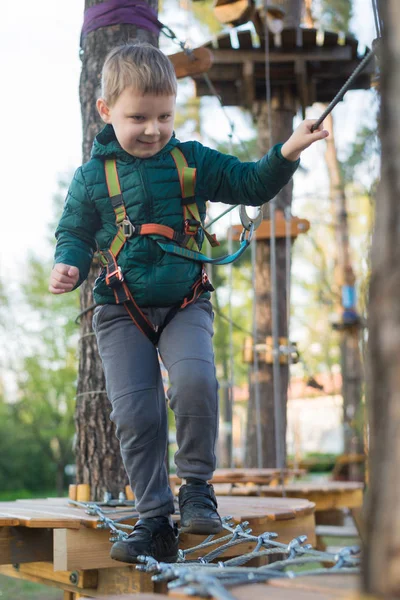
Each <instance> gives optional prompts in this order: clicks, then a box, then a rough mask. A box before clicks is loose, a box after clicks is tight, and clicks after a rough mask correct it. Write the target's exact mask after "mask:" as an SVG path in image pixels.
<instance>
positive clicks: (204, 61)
mask: <svg viewBox="0 0 400 600" xmlns="http://www.w3.org/2000/svg"><path fill="white" fill-rule="evenodd" d="M168 58H169V60H170V61H171V62H172V64H173V65H174V69H175V73H176V76H177V78H178V79H180V78H182V77H188V76H193V75H201V74H202V73H206V72H207V71H208V70H209V69H210V68H211V66H212V64H213V53H212V52H211V50H209V49H208V48H205V47H204V46H201V47H200V48H195V49H194V50H192V51H191V52H190V54H187V53H186V52H177V53H176V54H170V55H169V56H168Z"/></svg>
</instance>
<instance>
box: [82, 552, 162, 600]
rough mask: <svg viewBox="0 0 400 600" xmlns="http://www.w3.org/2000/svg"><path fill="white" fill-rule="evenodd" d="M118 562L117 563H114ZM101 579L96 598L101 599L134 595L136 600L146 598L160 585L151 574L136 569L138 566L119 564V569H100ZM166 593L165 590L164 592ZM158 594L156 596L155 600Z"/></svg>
mask: <svg viewBox="0 0 400 600" xmlns="http://www.w3.org/2000/svg"><path fill="white" fill-rule="evenodd" d="M114 562H116V561H114ZM98 573H99V579H98V585H97V589H96V594H94V596H95V597H96V598H97V597H101V596H104V595H107V594H110V595H111V594H127V593H128V592H129V593H131V594H134V596H131V597H132V598H134V599H135V600H137V599H138V598H140V597H141V596H140V595H141V594H142V593H144V597H146V595H147V594H148V593H150V592H154V591H156V590H157V587H158V586H160V584H155V583H154V582H153V581H152V580H151V577H152V574H151V573H142V572H141V571H138V570H137V569H136V565H129V566H123V563H117V568H112V569H99V572H98ZM162 591H164V590H162ZM157 598H158V594H157V595H156V596H155V600H156V599H157Z"/></svg>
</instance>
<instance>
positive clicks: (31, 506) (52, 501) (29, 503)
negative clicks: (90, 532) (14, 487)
mask: <svg viewBox="0 0 400 600" xmlns="http://www.w3.org/2000/svg"><path fill="white" fill-rule="evenodd" d="M114 510H115V511H116V510H118V511H120V510H125V512H126V513H127V514H129V515H130V514H132V513H133V512H134V511H133V509H132V507H126V508H122V509H121V507H120V508H118V507H116V508H114V509H113V508H112V507H104V511H105V512H107V513H108V514H109V515H110V516H112V513H113V511H114ZM1 515H8V516H12V517H13V518H14V519H16V520H17V522H18V523H19V524H20V525H24V526H25V527H32V528H35V527H38V528H46V527H50V528H52V529H56V528H66V527H67V528H69V529H79V528H80V527H91V528H96V527H97V524H98V522H99V519H98V517H97V516H95V515H94V516H93V515H88V514H87V513H86V512H85V510H84V509H83V508H81V507H76V506H72V505H70V504H68V498H61V499H60V498H49V499H48V500H47V499H45V500H43V499H42V500H20V501H16V502H0V516H1Z"/></svg>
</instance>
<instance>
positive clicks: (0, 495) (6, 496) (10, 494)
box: [0, 490, 68, 502]
mask: <svg viewBox="0 0 400 600" xmlns="http://www.w3.org/2000/svg"><path fill="white" fill-rule="evenodd" d="M65 495H66V496H67V495H68V493H67V492H65ZM27 498H29V499H30V498H57V492H56V491H55V490H44V491H43V490H41V491H37V492H32V491H31V490H6V491H2V492H1V491H0V502H12V501H14V500H24V499H27Z"/></svg>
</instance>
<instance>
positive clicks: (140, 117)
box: [130, 115, 144, 121]
mask: <svg viewBox="0 0 400 600" xmlns="http://www.w3.org/2000/svg"><path fill="white" fill-rule="evenodd" d="M130 118H131V119H133V120H134V121H143V119H144V117H143V116H142V115H131V117H130Z"/></svg>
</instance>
